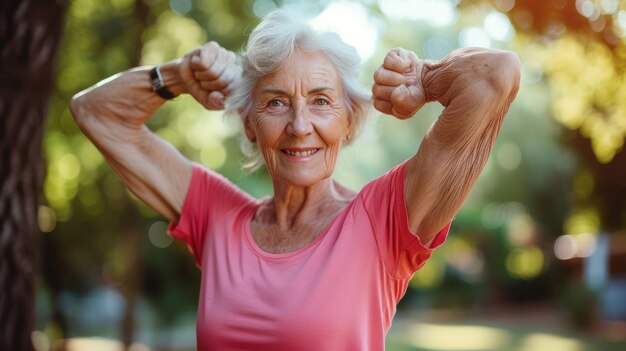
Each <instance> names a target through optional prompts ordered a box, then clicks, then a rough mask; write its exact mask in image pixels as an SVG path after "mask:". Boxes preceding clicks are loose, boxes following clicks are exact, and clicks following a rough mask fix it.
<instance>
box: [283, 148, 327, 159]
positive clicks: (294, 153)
mask: <svg viewBox="0 0 626 351" xmlns="http://www.w3.org/2000/svg"><path fill="white" fill-rule="evenodd" d="M317 150H319V149H313V150H307V151H289V150H283V151H284V152H285V153H286V154H287V155H290V156H296V157H301V156H309V155H313V154H314V153H316V152H317Z"/></svg>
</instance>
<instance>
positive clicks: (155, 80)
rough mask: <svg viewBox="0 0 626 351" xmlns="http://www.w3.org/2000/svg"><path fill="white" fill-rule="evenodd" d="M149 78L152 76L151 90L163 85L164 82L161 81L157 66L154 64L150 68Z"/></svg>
mask: <svg viewBox="0 0 626 351" xmlns="http://www.w3.org/2000/svg"><path fill="white" fill-rule="evenodd" d="M150 78H152V82H151V84H152V90H154V91H157V90H159V89H161V88H164V87H165V83H164V82H163V78H162V77H161V72H159V66H156V67H154V68H153V69H151V70H150Z"/></svg>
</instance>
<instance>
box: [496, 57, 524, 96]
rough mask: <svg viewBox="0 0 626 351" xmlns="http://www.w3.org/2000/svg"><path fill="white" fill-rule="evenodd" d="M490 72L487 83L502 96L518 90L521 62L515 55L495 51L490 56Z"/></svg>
mask: <svg viewBox="0 0 626 351" xmlns="http://www.w3.org/2000/svg"><path fill="white" fill-rule="evenodd" d="M492 55H493V56H492V60H493V63H492V65H493V66H492V70H491V71H490V73H489V81H490V82H491V84H492V86H493V87H494V88H495V89H496V90H498V91H499V92H501V93H502V94H504V95H510V94H511V93H514V92H516V91H517V90H518V89H519V83H520V77H521V66H522V64H521V62H520V59H519V57H518V56H517V54H516V53H514V52H511V51H497V52H495V53H493V54H492Z"/></svg>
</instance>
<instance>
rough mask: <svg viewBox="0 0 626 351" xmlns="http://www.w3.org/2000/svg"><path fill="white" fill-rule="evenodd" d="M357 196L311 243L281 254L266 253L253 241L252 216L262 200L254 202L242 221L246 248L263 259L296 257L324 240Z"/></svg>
mask: <svg viewBox="0 0 626 351" xmlns="http://www.w3.org/2000/svg"><path fill="white" fill-rule="evenodd" d="M358 196H359V195H358V194H357V195H356V196H355V197H354V198H353V199H352V200H350V202H348V204H347V205H346V207H344V208H343V209H342V210H341V211H340V212H339V213H338V214H337V216H335V218H334V219H333V220H332V221H330V223H328V225H327V226H326V228H325V229H324V230H323V231H322V232H321V233H320V234H319V235H318V236H317V238H315V239H314V240H313V241H311V242H310V243H308V244H306V245H305V246H303V247H301V248H299V249H297V250H294V251H289V252H283V253H271V252H267V251H265V250H263V249H262V248H261V247H260V246H259V245H257V243H256V241H254V238H253V237H252V219H253V218H254V214H255V213H256V211H257V209H258V208H259V206H261V202H262V200H256V201H255V202H254V203H253V205H252V206H249V210H248V213H246V216H245V217H244V220H243V231H244V237H245V240H246V243H247V244H248V247H249V248H250V250H252V252H253V253H254V254H255V255H257V256H259V257H261V258H264V259H279V260H280V259H287V258H290V257H294V256H298V255H300V254H302V253H304V252H306V251H308V250H310V249H311V248H313V247H315V246H317V245H318V244H319V243H320V242H321V241H322V240H324V237H326V234H328V232H330V229H331V228H332V227H333V226H334V225H335V223H336V222H337V220H338V219H339V218H341V217H343V215H344V213H345V212H346V211H347V210H348V208H350V207H351V206H352V204H353V203H354V201H355V200H356V198H357V197H358Z"/></svg>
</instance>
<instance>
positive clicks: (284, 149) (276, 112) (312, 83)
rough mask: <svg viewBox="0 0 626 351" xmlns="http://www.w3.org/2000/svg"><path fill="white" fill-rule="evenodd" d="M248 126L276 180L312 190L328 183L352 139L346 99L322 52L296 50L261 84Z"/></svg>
mask: <svg viewBox="0 0 626 351" xmlns="http://www.w3.org/2000/svg"><path fill="white" fill-rule="evenodd" d="M253 99H254V104H253V108H252V111H251V113H250V115H249V116H248V118H247V119H246V121H245V123H244V125H245V130H246V135H247V137H248V139H250V140H252V141H253V142H256V143H257V145H258V147H259V149H260V150H261V152H262V154H263V158H264V159H265V164H266V166H267V169H268V171H269V173H270V175H271V176H272V178H274V180H278V181H282V182H285V183H287V184H289V185H294V186H311V185H313V184H315V183H317V182H319V181H320V180H322V179H326V178H329V177H330V176H331V175H332V173H333V170H334V169H335V163H336V161H337V156H338V154H339V150H340V149H341V144H342V142H343V141H344V140H345V139H346V138H347V136H348V135H349V134H350V119H349V116H348V110H347V108H346V106H347V101H345V93H344V90H343V85H342V83H341V80H340V79H339V76H338V74H337V72H336V70H335V68H334V67H333V65H332V63H331V62H330V60H329V59H328V58H327V57H326V56H325V55H324V54H323V53H321V52H305V51H301V50H296V51H294V53H293V54H292V56H291V57H290V59H288V60H287V61H286V62H284V63H283V64H282V65H281V66H280V68H279V69H278V70H277V71H276V72H274V73H272V74H269V75H267V76H264V77H262V78H261V79H259V80H258V81H257V83H256V86H255V88H254V92H253Z"/></svg>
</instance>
